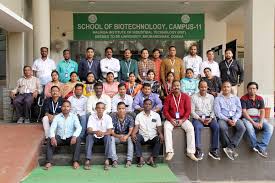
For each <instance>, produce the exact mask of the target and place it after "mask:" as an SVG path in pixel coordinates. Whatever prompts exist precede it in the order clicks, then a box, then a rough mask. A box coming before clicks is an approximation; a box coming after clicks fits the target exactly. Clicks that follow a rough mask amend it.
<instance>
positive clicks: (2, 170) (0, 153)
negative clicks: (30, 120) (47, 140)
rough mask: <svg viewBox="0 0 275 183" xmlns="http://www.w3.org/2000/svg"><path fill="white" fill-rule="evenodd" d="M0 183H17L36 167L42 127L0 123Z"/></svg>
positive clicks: (42, 135)
mask: <svg viewBox="0 0 275 183" xmlns="http://www.w3.org/2000/svg"><path fill="white" fill-rule="evenodd" d="M0 134H1V138H0V147H1V149H0V183H18V182H20V180H21V179H22V178H23V177H24V176H26V175H28V174H29V173H30V171H31V170H32V169H33V168H35V167H36V165H37V158H38V155H39V149H40V145H41V142H42V141H43V138H44V132H43V128H42V125H40V124H39V125H38V124H30V125H25V124H20V125H17V124H9V123H3V124H1V123H0Z"/></svg>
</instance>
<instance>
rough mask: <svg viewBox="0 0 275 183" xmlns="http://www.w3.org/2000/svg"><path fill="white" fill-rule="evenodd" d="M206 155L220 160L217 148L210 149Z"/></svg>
mask: <svg viewBox="0 0 275 183" xmlns="http://www.w3.org/2000/svg"><path fill="white" fill-rule="evenodd" d="M208 155H209V156H210V157H211V158H213V159H215V160H221V157H220V155H219V153H218V151H217V150H215V151H210V152H209V153H208Z"/></svg>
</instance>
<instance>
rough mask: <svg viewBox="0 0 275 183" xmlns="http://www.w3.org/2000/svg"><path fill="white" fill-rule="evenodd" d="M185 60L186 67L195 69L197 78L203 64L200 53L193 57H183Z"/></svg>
mask: <svg viewBox="0 0 275 183" xmlns="http://www.w3.org/2000/svg"><path fill="white" fill-rule="evenodd" d="M183 62H184V65H185V69H188V68H191V69H193V71H194V78H197V77H198V75H199V74H200V68H201V64H202V58H201V57H200V56H198V55H196V56H195V57H192V56H191V55H187V56H185V57H184V58H183Z"/></svg>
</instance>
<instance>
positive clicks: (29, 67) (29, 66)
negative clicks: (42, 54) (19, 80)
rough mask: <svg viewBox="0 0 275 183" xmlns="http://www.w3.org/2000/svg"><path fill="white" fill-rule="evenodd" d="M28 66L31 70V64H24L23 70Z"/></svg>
mask: <svg viewBox="0 0 275 183" xmlns="http://www.w3.org/2000/svg"><path fill="white" fill-rule="evenodd" d="M28 67H29V68H30V69H31V70H32V67H31V66H29V65H25V66H24V67H23V71H24V70H25V69H26V68H28Z"/></svg>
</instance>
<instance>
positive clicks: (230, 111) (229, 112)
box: [214, 81, 246, 160]
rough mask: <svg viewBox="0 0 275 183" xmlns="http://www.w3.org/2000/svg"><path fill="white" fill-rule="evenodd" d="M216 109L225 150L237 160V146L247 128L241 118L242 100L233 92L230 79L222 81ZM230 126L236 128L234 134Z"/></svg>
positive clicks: (230, 156)
mask: <svg viewBox="0 0 275 183" xmlns="http://www.w3.org/2000/svg"><path fill="white" fill-rule="evenodd" d="M214 111H215V115H216V117H217V118H218V123H219V125H220V133H221V142H222V146H223V151H224V152H225V154H226V155H227V157H228V158H229V159H231V160H235V159H236V158H237V157H238V153H237V152H236V151H235V148H237V147H238V145H239V143H240V141H241V139H242V137H243V135H244V133H245V130H246V128H245V126H244V123H243V121H242V120H241V119H240V118H241V116H242V106H241V101H240V99H239V98H238V97H237V96H235V95H232V94H231V83H230V82H229V81H225V82H223V83H222V94H221V95H219V96H217V97H216V98H215V100H214ZM229 127H233V128H234V129H235V133H234V134H233V135H232V136H231V135H229V132H228V128H229Z"/></svg>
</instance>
